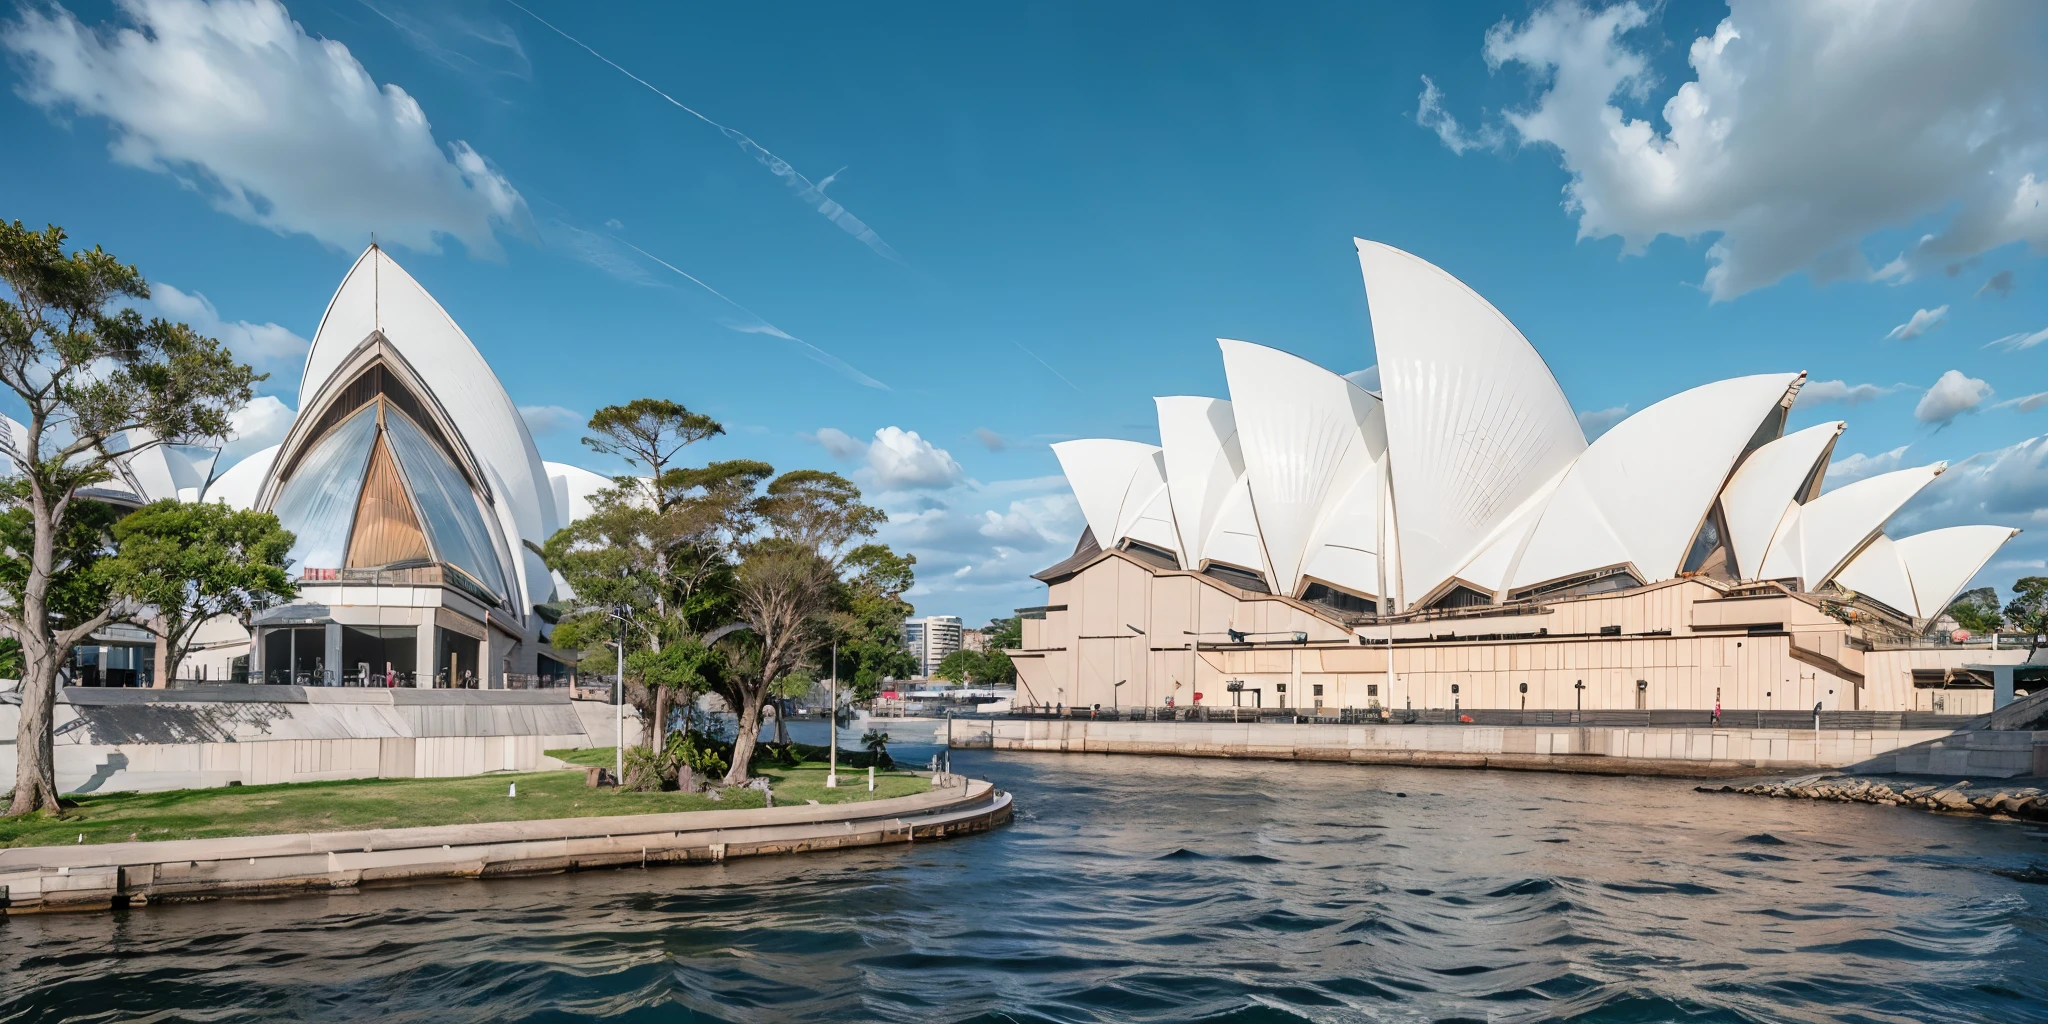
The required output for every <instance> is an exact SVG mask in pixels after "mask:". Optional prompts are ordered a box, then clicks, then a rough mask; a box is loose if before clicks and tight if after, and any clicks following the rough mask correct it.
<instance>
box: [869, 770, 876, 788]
mask: <svg viewBox="0 0 2048 1024" xmlns="http://www.w3.org/2000/svg"><path fill="white" fill-rule="evenodd" d="M874 791H875V766H874V765H868V792H870V793H872V792H874Z"/></svg>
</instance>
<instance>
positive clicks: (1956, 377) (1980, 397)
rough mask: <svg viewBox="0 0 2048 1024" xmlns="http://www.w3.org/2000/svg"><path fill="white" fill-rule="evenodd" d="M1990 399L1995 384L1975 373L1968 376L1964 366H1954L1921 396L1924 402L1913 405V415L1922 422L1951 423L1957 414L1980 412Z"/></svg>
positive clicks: (1945, 424) (1921, 400)
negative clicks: (1954, 367) (1976, 375)
mask: <svg viewBox="0 0 2048 1024" xmlns="http://www.w3.org/2000/svg"><path fill="white" fill-rule="evenodd" d="M1990 400H1991V385H1989V384H1986V383H1984V382H1983V381H1981V380H1979V379H1977V378H1975V377H1965V376H1963V371H1961V370H1950V371H1948V372H1947V373H1944V374H1942V375H1941V379H1940V380H1937V381H1935V382H1934V386H1933V387H1931V388H1928V389H1927V393H1926V394H1925V395H1922V396H1920V404H1919V405H1917V406H1914V407H1913V418H1914V419H1917V420H1919V421H1920V422H1922V423H1939V424H1941V425H1943V426H1947V425H1948V424H1949V423H1951V422H1953V421H1954V420H1955V418H1956V417H1958V416H1961V415H1962V414H1964V413H1966V412H1976V411H1977V409H1978V408H1980V407H1981V406H1983V404H1984V403H1985V402H1988V401H1990Z"/></svg>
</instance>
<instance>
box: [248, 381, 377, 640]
mask: <svg viewBox="0 0 2048 1024" xmlns="http://www.w3.org/2000/svg"><path fill="white" fill-rule="evenodd" d="M376 440H377V406H376V404H375V403H371V404H370V405H367V406H364V407H363V408H362V409H360V410H358V411H357V412H356V413H355V414H354V415H352V416H350V417H349V418H348V419H346V420H343V421H342V422H341V425H339V426H337V427H335V428H334V429H333V430H332V431H329V432H328V434H327V436H325V437H323V438H321V439H320V440H319V441H317V442H315V443H314V445H313V450H312V452H310V453H309V454H307V455H306V457H305V458H303V459H300V460H299V464H298V468H297V469H296V470H295V471H294V472H293V474H292V478H291V479H290V480H287V481H285V484H284V489H283V490H282V491H281V492H280V493H279V494H278V496H277V502H276V504H274V505H273V506H271V511H273V512H276V513H277V519H278V522H279V523H280V524H281V525H282V526H283V527H284V528H285V529H287V530H290V531H292V534H293V535H294V537H295V540H294V541H293V542H292V551H291V559H292V567H293V568H294V569H296V570H298V571H299V572H301V573H303V572H304V571H305V570H307V569H309V568H313V569H339V568H341V566H342V562H343V560H344V559H345V558H346V556H347V553H348V534H349V529H350V526H351V525H352V523H353V522H354V519H355V513H356V502H357V500H358V498H359V496H360V492H361V491H362V487H363V473H364V470H365V469H366V468H367V467H368V465H369V462H370V446H371V445H373V444H375V443H376ZM268 667H283V666H281V665H276V664H272V665H270V666H268Z"/></svg>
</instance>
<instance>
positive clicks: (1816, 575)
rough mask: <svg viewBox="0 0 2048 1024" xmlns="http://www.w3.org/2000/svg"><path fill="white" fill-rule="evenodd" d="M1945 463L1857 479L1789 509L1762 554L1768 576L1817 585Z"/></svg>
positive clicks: (1811, 587)
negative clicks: (1793, 579) (1794, 579)
mask: <svg viewBox="0 0 2048 1024" xmlns="http://www.w3.org/2000/svg"><path fill="white" fill-rule="evenodd" d="M1947 467H1948V463H1946V462H1937V463H1935V464H1933V465H1931V466H1919V467H1916V468H1914V469H1901V470H1898V471H1897V472H1893V473H1880V474H1878V475H1877V476H1873V477H1869V478H1867V479H1863V480H1858V481H1856V482H1855V483H1852V484H1846V485H1844V486H1842V487H1838V488H1836V489H1835V490H1832V491H1829V492H1828V493H1826V494H1823V495H1821V496H1820V497H1818V498H1815V499H1813V500H1812V501H1809V502H1807V503H1806V504H1804V505H1801V506H1799V507H1798V508H1796V509H1794V510H1793V511H1792V512H1791V514H1790V515H1788V516H1786V517H1785V522H1784V523H1783V524H1782V525H1780V526H1779V527H1778V534H1777V536H1776V537H1774V538H1772V540H1771V547H1770V550H1769V551H1768V552H1767V553H1765V555H1764V562H1763V571H1762V575H1763V576H1764V577H1765V578H1768V579H1783V578H1787V577H1797V578H1798V579H1799V580H1800V581H1801V583H1802V585H1803V586H1805V587H1806V588H1807V589H1809V590H1813V589H1817V588H1819V587H1820V585H1821V584H1823V583H1826V582H1827V581H1828V580H1829V579H1831V578H1833V577H1834V574H1835V573H1836V572H1838V571H1840V570H1841V568H1842V566H1843V564H1844V563H1845V562H1847V561H1848V559H1849V557H1850V556H1852V555H1854V554H1856V553H1857V551H1859V550H1860V549H1861V548H1862V547H1863V545H1864V542H1865V541H1868V540H1870V539H1871V537H1872V536H1874V535H1875V534H1876V533H1877V531H1878V530H1879V529H1880V528H1882V527H1883V526H1884V522H1885V520H1887V519H1890V518H1891V517H1892V513H1894V512H1897V511H1898V510H1899V506H1901V505H1904V504H1905V503H1906V502H1907V501H1908V500H1910V499H1911V498H1912V497H1913V495H1915V494H1918V493H1920V489H1921V488H1922V487H1925V486H1927V485H1928V484H1930V483H1932V482H1934V478H1935V477H1937V476H1940V475H1941V471H1942V470H1943V469H1946V468H1947Z"/></svg>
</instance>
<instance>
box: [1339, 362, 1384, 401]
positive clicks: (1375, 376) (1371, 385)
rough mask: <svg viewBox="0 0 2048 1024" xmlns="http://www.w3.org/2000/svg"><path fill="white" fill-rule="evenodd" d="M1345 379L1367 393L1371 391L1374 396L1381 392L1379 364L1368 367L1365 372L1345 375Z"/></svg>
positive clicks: (1352, 372)
mask: <svg viewBox="0 0 2048 1024" xmlns="http://www.w3.org/2000/svg"><path fill="white" fill-rule="evenodd" d="M1344 379H1345V380H1348V381H1350V382H1351V383H1353V384H1356V385H1358V386H1359V387H1362V388H1364V389H1365V390H1367V391H1370V392H1372V393H1374V394H1378V393H1379V390H1380V367H1379V364H1378V363H1374V364H1373V365H1371V366H1368V367H1366V368H1365V369H1363V370H1353V371H1351V372H1350V373H1347V374H1345V375H1344Z"/></svg>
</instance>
